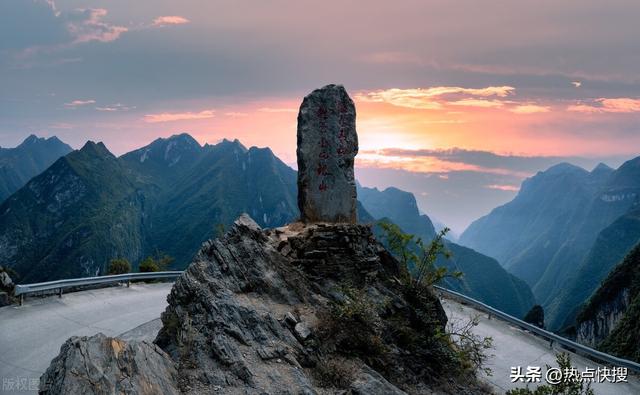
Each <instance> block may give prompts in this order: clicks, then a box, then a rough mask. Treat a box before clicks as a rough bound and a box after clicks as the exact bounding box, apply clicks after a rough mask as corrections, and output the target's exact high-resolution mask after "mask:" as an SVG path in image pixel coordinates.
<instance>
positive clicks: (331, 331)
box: [319, 287, 388, 364]
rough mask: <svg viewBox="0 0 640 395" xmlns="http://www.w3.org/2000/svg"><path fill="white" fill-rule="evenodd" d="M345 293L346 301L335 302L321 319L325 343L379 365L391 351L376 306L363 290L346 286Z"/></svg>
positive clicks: (322, 337)
mask: <svg viewBox="0 0 640 395" xmlns="http://www.w3.org/2000/svg"><path fill="white" fill-rule="evenodd" d="M341 292H342V293H343V294H344V296H345V298H344V300H342V301H333V302H331V303H330V309H329V313H328V316H327V317H323V318H322V319H321V322H322V327H321V328H319V329H320V330H319V332H320V333H321V341H323V342H324V343H325V345H327V344H332V345H334V346H335V349H336V350H337V351H338V352H340V353H342V354H344V355H347V356H352V355H356V356H359V357H360V358H362V359H364V360H365V361H366V362H367V363H370V364H371V363H374V364H375V361H376V360H378V359H381V358H382V359H383V358H384V356H385V354H386V353H387V351H388V350H387V347H386V345H385V344H384V341H383V339H382V332H383V323H382V319H381V318H380V316H379V315H378V311H377V309H376V305H375V304H374V303H373V302H372V301H371V299H370V298H369V297H368V296H367V294H366V292H365V291H364V290H362V289H356V288H352V287H343V288H341Z"/></svg>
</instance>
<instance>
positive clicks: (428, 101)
mask: <svg viewBox="0 0 640 395" xmlns="http://www.w3.org/2000/svg"><path fill="white" fill-rule="evenodd" d="M513 92H515V88H514V87H512V86H488V87H486V88H463V87H459V86H435V87H430V88H411V89H399V88H392V89H383V90H377V91H370V92H362V93H359V94H356V96H355V97H356V100H360V101H363V102H374V103H388V104H391V105H394V106H397V107H406V108H414V109H423V110H438V109H441V108H442V107H443V106H444V105H445V104H447V103H446V100H445V99H444V96H447V97H448V96H451V95H467V96H477V97H482V98H486V97H491V96H496V97H506V96H508V95H510V94H512V93H513ZM497 103H500V102H498V101H487V100H484V101H480V99H474V98H463V99H460V100H457V101H453V102H450V103H449V104H454V105H477V106H482V107H497V106H501V105H502V104H499V105H498V104H497ZM483 104H484V105H483Z"/></svg>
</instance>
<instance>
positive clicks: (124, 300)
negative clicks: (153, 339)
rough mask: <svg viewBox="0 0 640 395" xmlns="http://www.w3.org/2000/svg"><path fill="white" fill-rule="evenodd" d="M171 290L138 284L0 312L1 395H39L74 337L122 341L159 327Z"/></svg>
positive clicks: (36, 301) (30, 300) (29, 300)
mask: <svg viewBox="0 0 640 395" xmlns="http://www.w3.org/2000/svg"><path fill="white" fill-rule="evenodd" d="M172 285H173V283H157V284H142V283H138V284H132V285H131V287H129V288H127V287H125V286H118V287H110V288H102V289H96V290H92V291H82V292H75V293H69V294H65V295H63V297H62V298H58V297H57V296H51V297H46V298H26V300H25V303H24V305H23V306H21V307H19V306H7V307H3V308H0V380H2V382H0V394H5V393H6V394H28V393H37V389H38V383H39V378H40V376H41V375H42V373H44V371H45V370H46V369H47V367H48V366H49V363H50V362H51V359H53V358H54V357H55V356H56V355H58V353H59V352H60V346H61V345H62V344H63V343H64V342H65V341H66V340H67V339H68V338H69V337H71V336H84V335H94V334H96V333H98V332H102V333H104V334H105V335H107V336H118V335H122V334H125V333H126V332H130V331H132V330H133V329H135V328H137V327H140V326H142V327H141V329H143V328H144V327H145V326H148V325H144V324H147V323H149V322H150V321H154V320H156V322H157V319H158V318H159V317H160V313H162V312H163V311H164V309H165V307H166V306H167V300H166V299H167V295H168V294H169V291H170V290H171V286H172ZM131 333H133V334H135V331H133V332H130V334H131ZM145 335H147V336H148V334H144V333H143V334H141V335H140V336H141V337H143V338H144V336H145Z"/></svg>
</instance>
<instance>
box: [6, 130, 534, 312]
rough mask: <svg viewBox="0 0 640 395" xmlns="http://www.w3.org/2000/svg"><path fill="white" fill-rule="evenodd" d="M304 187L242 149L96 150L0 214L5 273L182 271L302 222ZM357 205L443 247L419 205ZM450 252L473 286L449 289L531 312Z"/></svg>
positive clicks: (366, 200) (402, 198)
mask: <svg viewBox="0 0 640 395" xmlns="http://www.w3.org/2000/svg"><path fill="white" fill-rule="evenodd" d="M296 180H297V175H296V172H295V170H293V169H291V168H290V167H288V166H287V165H285V164H284V163H283V162H282V161H280V160H279V159H278V158H277V157H276V156H275V155H274V154H273V153H272V152H271V150H270V149H268V148H256V147H252V148H246V147H244V146H243V145H242V144H241V143H240V142H239V141H237V140H235V141H229V140H224V141H222V142H220V143H218V144H216V145H208V144H207V145H205V146H201V145H200V144H199V143H198V142H197V141H195V140H194V139H193V138H192V137H191V136H189V135H188V134H180V135H175V136H172V137H170V138H164V139H157V140H155V141H153V142H152V143H151V144H149V145H147V146H145V147H142V148H140V149H137V150H134V151H132V152H129V153H127V154H124V155H122V156H120V157H116V156H114V155H113V154H112V153H111V152H109V150H108V149H107V148H106V147H105V146H104V144H102V143H94V142H87V143H86V144H85V145H84V146H83V147H82V148H81V149H80V150H77V151H73V152H70V153H69V154H67V155H66V156H63V157H61V158H59V159H58V160H56V161H55V162H54V163H53V164H52V165H51V166H50V167H49V168H47V169H46V170H44V171H43V172H42V173H41V174H39V175H37V176H35V177H34V178H33V179H31V180H30V181H29V182H28V183H27V184H26V185H24V186H23V187H22V188H20V189H18V190H17V191H16V192H15V193H14V194H13V195H11V196H10V197H9V198H7V199H6V200H5V201H4V202H3V203H2V204H1V205H0V261H2V262H3V263H5V264H6V265H7V266H10V267H12V268H13V269H14V270H16V271H17V272H18V273H19V275H20V281H21V282H23V283H26V282H37V281H45V280H54V279H59V278H69V277H81V276H91V275H100V274H103V273H105V271H106V266H107V264H108V262H109V261H110V260H111V259H114V258H126V259H128V260H129V261H130V262H132V264H133V265H134V268H135V267H136V266H137V264H138V263H139V262H140V260H141V259H143V258H144V257H146V256H148V255H151V254H156V253H165V254H168V255H170V256H172V257H174V258H175V261H174V263H173V264H172V268H175V269H184V268H185V267H186V265H187V264H188V263H189V262H190V261H191V259H192V257H193V254H195V252H196V251H197V250H198V248H199V247H200V245H201V243H202V242H204V241H205V240H207V239H209V238H210V237H212V236H214V235H215V234H216V233H217V232H219V231H220V228H221V227H224V226H228V225H229V224H231V223H232V222H233V221H234V220H235V219H236V218H237V217H238V216H239V215H240V214H241V213H244V212H246V213H248V214H249V215H250V216H251V217H252V218H254V219H255V220H256V222H258V223H259V224H260V225H261V226H264V227H277V226H281V225H284V224H286V223H288V222H291V221H294V220H295V219H296V218H297V217H298V215H299V212H298V207H297V199H296V196H297V189H296V188H297V186H296ZM359 196H360V201H359V203H358V218H359V221H360V222H363V223H373V222H375V221H376V220H377V219H380V218H389V219H391V220H393V221H396V222H397V223H398V224H399V226H401V227H402V228H403V230H404V231H406V232H409V233H412V234H416V235H418V236H420V237H422V238H424V239H425V240H429V239H431V238H432V237H433V236H434V235H435V230H434V227H433V224H432V223H431V220H430V219H429V217H428V216H426V215H424V214H422V215H421V214H420V213H419V211H418V207H417V204H416V200H415V197H414V196H413V195H412V194H410V193H408V192H404V191H401V190H398V189H395V188H390V189H387V190H385V191H382V192H380V191H378V190H374V189H369V188H359ZM370 213H371V214H370ZM449 248H450V249H451V250H452V251H453V252H454V259H453V260H452V261H450V262H442V263H441V264H444V265H451V266H452V267H455V268H456V269H457V270H462V271H463V272H467V276H465V278H464V279H463V280H462V281H460V282H456V283H451V284H445V285H447V286H449V287H451V288H453V289H456V290H459V291H462V292H464V293H468V294H469V295H471V296H473V297H477V298H479V299H480V300H482V301H484V302H485V303H488V304H491V305H493V306H495V307H497V308H500V309H503V310H505V311H507V312H508V313H510V314H513V315H517V316H521V315H523V314H524V313H525V312H526V310H527V309H528V308H529V307H530V306H531V305H533V303H534V301H533V296H532V294H531V291H530V289H529V288H528V286H526V284H524V283H523V282H522V281H520V280H518V279H516V278H515V277H513V276H511V275H509V274H508V273H506V271H505V270H504V269H502V268H501V267H500V266H499V265H498V264H497V262H496V261H495V260H493V259H491V258H488V257H485V256H483V255H482V254H479V253H477V252H475V251H473V250H471V249H468V248H464V247H461V246H458V245H456V244H454V243H450V244H449ZM476 264H477V265H479V267H476V266H475V265H476ZM496 283H498V284H500V288H499V290H496V289H492V286H493V285H495V284H496Z"/></svg>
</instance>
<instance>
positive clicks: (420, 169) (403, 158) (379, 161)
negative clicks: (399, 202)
mask: <svg viewBox="0 0 640 395" xmlns="http://www.w3.org/2000/svg"><path fill="white" fill-rule="evenodd" d="M393 152H394V150H393V149H388V150H384V149H383V150H366V151H360V152H359V153H358V156H356V164H357V165H358V166H359V167H372V168H383V169H395V170H406V171H410V172H415V173H450V172H454V171H470V172H477V173H489V174H496V175H503V176H506V175H508V176H515V177H520V178H523V177H527V176H529V175H530V174H529V173H526V172H520V171H514V170H510V169H503V168H497V167H486V166H480V165H476V164H472V163H464V162H458V161H451V160H443V159H439V158H437V157H435V156H421V155H411V152H408V151H405V152H406V153H407V154H406V155H393Z"/></svg>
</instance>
